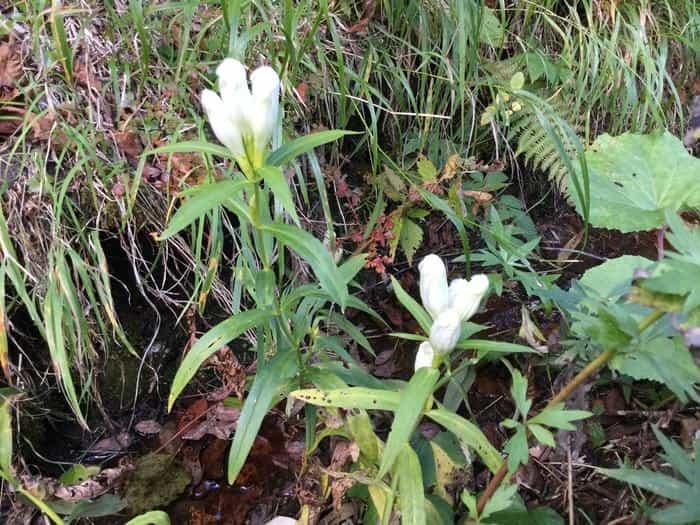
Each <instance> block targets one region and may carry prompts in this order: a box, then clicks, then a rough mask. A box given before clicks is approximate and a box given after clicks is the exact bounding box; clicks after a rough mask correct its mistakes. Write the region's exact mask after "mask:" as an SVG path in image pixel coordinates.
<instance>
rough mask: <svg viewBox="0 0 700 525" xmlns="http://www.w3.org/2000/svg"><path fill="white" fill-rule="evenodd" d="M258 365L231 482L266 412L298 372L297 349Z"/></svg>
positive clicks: (232, 457) (236, 441) (231, 463)
mask: <svg viewBox="0 0 700 525" xmlns="http://www.w3.org/2000/svg"><path fill="white" fill-rule="evenodd" d="M258 367H259V368H258V372H257V374H256V375H255V380H254V381H253V385H252V386H251V388H250V392H248V397H246V399H245V402H244V403H243V408H242V409H241V415H240V417H239V418H238V421H237V422H236V433H235V435H234V436H233V443H232V444H231V452H230V453H229V456H228V481H229V483H231V484H233V482H234V481H236V478H237V477H238V474H239V473H240V471H241V469H242V468H243V465H244V464H245V460H246V458H247V457H248V453H249V452H250V448H251V447H252V446H253V442H254V441H255V436H257V434H258V431H259V430H260V425H261V424H262V422H263V419H264V418H265V414H267V411H268V410H270V409H271V408H272V407H273V406H274V404H275V403H277V402H278V401H279V399H280V396H282V395H284V393H285V392H286V391H288V387H289V380H290V379H291V378H292V377H294V375H295V374H296V373H297V354H296V351H295V350H286V351H284V352H282V353H278V354H277V355H276V356H275V357H273V358H272V359H271V360H270V361H269V362H267V363H265V364H264V365H263V366H262V367H261V366H260V365H258Z"/></svg>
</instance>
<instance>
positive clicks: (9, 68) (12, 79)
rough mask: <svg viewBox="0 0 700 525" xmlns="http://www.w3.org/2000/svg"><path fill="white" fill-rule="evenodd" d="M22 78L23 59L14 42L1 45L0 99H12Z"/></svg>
mask: <svg viewBox="0 0 700 525" xmlns="http://www.w3.org/2000/svg"><path fill="white" fill-rule="evenodd" d="M21 76H22V59H21V57H20V56H19V53H18V51H17V48H16V47H15V45H14V43H13V42H12V41H9V42H3V43H2V44H0V98H12V97H13V96H14V93H13V92H14V88H15V84H16V81H17V80H18V79H19V78H20V77H21Z"/></svg>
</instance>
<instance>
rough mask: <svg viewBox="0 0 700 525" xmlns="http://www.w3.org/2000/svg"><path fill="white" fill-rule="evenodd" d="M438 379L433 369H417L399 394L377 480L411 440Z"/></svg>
mask: <svg viewBox="0 0 700 525" xmlns="http://www.w3.org/2000/svg"><path fill="white" fill-rule="evenodd" d="M438 377H440V373H439V372H438V370H437V369H435V368H419V369H418V370H416V372H415V373H414V374H413V377H412V378H411V380H410V381H409V383H408V385H407V386H406V388H405V389H404V390H403V391H402V392H401V399H400V401H399V406H398V409H397V410H396V413H395V414H394V423H393V424H392V425H391V432H389V437H388V438H387V441H386V447H385V448H384V454H382V462H381V464H380V465H379V473H378V474H377V477H378V478H380V479H381V478H383V477H384V476H385V475H386V473H387V472H389V470H390V469H391V467H393V465H394V462H395V461H396V458H397V457H398V455H399V453H400V452H401V450H402V448H403V446H404V445H405V444H406V443H408V440H409V439H410V438H411V434H412V433H413V430H414V429H415V428H416V424H417V423H418V420H419V419H420V417H421V415H423V410H424V409H425V405H426V402H427V401H428V398H429V397H430V396H431V395H432V393H433V388H434V387H435V383H437V380H438Z"/></svg>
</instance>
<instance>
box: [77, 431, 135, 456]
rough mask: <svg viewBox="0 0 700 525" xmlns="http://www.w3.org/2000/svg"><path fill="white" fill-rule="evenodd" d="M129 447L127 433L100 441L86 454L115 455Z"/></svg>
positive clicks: (128, 435)
mask: <svg viewBox="0 0 700 525" xmlns="http://www.w3.org/2000/svg"><path fill="white" fill-rule="evenodd" d="M129 445H131V435H130V434H129V433H128V432H122V433H121V434H118V435H117V436H114V437H108V438H105V439H101V440H100V441H98V442H97V443H95V444H94V445H93V446H92V447H90V448H89V449H88V450H87V453H88V454H97V453H110V454H112V453H115V452H120V451H122V450H124V449H126V448H128V447H129Z"/></svg>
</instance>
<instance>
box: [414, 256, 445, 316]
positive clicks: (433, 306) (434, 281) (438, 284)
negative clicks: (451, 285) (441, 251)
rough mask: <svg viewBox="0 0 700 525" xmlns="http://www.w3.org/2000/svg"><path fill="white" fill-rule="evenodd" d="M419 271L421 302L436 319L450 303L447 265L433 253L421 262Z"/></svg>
mask: <svg viewBox="0 0 700 525" xmlns="http://www.w3.org/2000/svg"><path fill="white" fill-rule="evenodd" d="M418 271H419V273H420V277H419V282H418V284H419V286H420V298H421V301H422V302H423V306H424V307H425V309H426V310H427V311H428V313H429V314H430V316H431V317H432V318H433V319H436V318H437V317H438V316H439V315H440V313H442V311H443V310H445V309H446V308H447V306H448V301H449V296H448V287H447V269H446V268H445V263H443V262H442V259H441V258H440V257H438V256H437V255H435V254H434V253H431V254H430V255H428V256H426V257H425V258H424V259H423V260H422V261H421V262H420V264H419V265H418Z"/></svg>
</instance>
